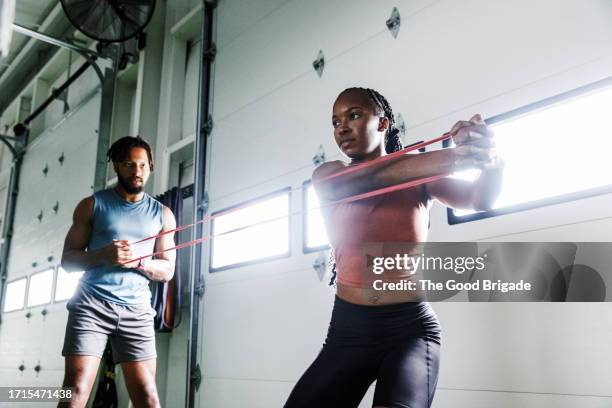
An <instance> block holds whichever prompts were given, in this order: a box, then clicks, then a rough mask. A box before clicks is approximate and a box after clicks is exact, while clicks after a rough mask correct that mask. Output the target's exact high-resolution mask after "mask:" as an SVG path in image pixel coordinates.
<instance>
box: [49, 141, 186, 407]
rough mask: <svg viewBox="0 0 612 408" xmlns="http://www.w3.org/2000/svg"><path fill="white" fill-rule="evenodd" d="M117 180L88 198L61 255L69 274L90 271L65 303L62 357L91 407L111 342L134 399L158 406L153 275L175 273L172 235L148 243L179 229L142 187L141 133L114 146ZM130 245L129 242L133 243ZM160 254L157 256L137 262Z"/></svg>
mask: <svg viewBox="0 0 612 408" xmlns="http://www.w3.org/2000/svg"><path fill="white" fill-rule="evenodd" d="M107 156H108V160H109V161H112V163H113V168H114V170H115V172H116V173H117V179H118V184H117V186H116V187H115V188H110V189H106V190H102V191H99V192H96V193H94V195H93V196H90V197H87V198H85V199H84V200H82V201H81V202H80V203H79V204H78V205H77V206H76V209H75V211H74V217H73V224H72V226H71V227H70V230H69V231H68V234H67V236H66V241H65V243H64V252H63V254H62V267H63V268H64V269H65V270H66V271H83V270H84V271H85V274H84V275H83V277H82V278H81V280H80V283H79V287H78V289H77V291H76V292H75V294H74V296H73V297H72V299H70V301H69V302H68V304H67V305H66V307H67V308H68V310H69V314H68V323H67V325H66V337H65V340H64V348H63V350H62V355H63V356H65V358H66V371H65V376H64V383H63V385H64V387H74V388H75V393H74V394H73V395H74V396H73V398H72V400H71V401H70V403H63V404H60V406H69V407H83V406H85V404H86V402H87V399H88V397H89V394H90V392H91V389H92V386H93V383H94V381H95V378H96V373H97V370H98V366H99V364H100V358H101V356H102V354H103V352H104V348H105V346H106V343H107V341H110V344H111V347H112V351H113V358H114V360H115V362H116V363H121V368H122V371H123V375H124V377H125V382H126V385H127V389H128V393H129V395H130V399H131V400H132V403H133V404H134V405H135V406H136V407H159V406H160V404H159V398H158V395H157V388H156V386H155V369H156V360H155V359H156V351H155V332H154V329H153V317H154V315H155V311H154V310H153V309H152V308H151V305H150V299H151V293H150V291H149V287H148V284H149V280H154V281H168V280H170V279H171V278H172V276H173V275H174V266H175V256H176V254H175V251H174V250H170V251H166V252H162V251H165V250H167V249H169V248H172V247H174V246H175V244H174V233H168V234H165V235H162V236H160V237H157V238H156V239H150V240H147V241H144V242H142V243H138V244H134V243H135V242H137V241H140V240H142V239H144V238H147V237H151V236H156V235H158V234H159V233H160V232H162V231H170V230H173V229H174V228H175V227H176V221H175V219H174V215H173V214H172V212H171V211H170V209H169V208H167V207H165V206H164V205H162V204H161V203H159V202H158V201H156V200H155V199H153V198H152V197H151V196H150V195H148V194H146V193H145V192H144V191H143V190H144V186H145V184H146V182H147V179H148V178H149V175H150V173H151V171H153V159H152V154H151V148H150V146H149V145H148V144H147V142H145V141H144V140H143V139H141V138H140V137H131V136H126V137H124V138H122V139H119V140H118V141H116V142H115V143H114V144H113V145H112V146H111V148H110V150H109V151H108V154H107ZM130 242H131V243H132V244H131V243H130ZM152 253H158V254H157V255H156V256H155V258H154V259H152V258H150V257H148V258H145V259H142V260H136V261H134V259H136V258H139V257H142V256H145V255H150V254H152Z"/></svg>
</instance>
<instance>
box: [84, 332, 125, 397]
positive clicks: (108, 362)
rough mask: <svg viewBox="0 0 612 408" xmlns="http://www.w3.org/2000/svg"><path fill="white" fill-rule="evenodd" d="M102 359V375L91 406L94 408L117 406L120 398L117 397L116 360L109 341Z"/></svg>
mask: <svg viewBox="0 0 612 408" xmlns="http://www.w3.org/2000/svg"><path fill="white" fill-rule="evenodd" d="M102 359H103V364H104V367H103V369H102V373H101V375H102V377H101V378H100V380H99V382H98V389H97V391H96V396H95V397H94V401H93V404H92V405H91V406H92V408H117V407H118V406H119V402H118V400H119V399H118V397H117V385H116V384H115V362H114V361H113V353H112V351H111V347H110V343H108V342H107V343H106V349H105V350H104V354H103V356H102Z"/></svg>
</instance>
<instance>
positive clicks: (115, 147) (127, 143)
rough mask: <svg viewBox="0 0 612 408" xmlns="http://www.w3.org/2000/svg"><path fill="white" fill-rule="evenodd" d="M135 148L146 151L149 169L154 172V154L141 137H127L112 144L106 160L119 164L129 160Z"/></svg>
mask: <svg viewBox="0 0 612 408" xmlns="http://www.w3.org/2000/svg"><path fill="white" fill-rule="evenodd" d="M134 147H141V148H143V149H145V150H146V152H147V157H148V158H149V168H150V169H151V171H153V154H152V153H151V146H149V144H148V143H147V142H146V141H145V140H144V139H143V138H141V137H140V136H125V137H122V138H121V139H119V140H117V141H116V142H115V143H113V144H112V146H111V147H110V149H108V152H107V153H106V158H107V160H108V161H112V162H113V163H119V162H122V161H124V160H126V159H127V158H128V156H129V155H130V151H131V150H132V149H133V148H134Z"/></svg>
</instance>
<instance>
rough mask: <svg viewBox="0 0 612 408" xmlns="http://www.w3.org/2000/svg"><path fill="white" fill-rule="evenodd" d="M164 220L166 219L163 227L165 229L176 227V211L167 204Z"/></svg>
mask: <svg viewBox="0 0 612 408" xmlns="http://www.w3.org/2000/svg"><path fill="white" fill-rule="evenodd" d="M162 205H163V204H162ZM163 221H164V225H163V227H162V228H163V229H164V230H165V231H168V230H171V229H174V228H176V218H175V217H174V213H173V212H172V210H171V209H170V208H169V207H168V206H166V205H163Z"/></svg>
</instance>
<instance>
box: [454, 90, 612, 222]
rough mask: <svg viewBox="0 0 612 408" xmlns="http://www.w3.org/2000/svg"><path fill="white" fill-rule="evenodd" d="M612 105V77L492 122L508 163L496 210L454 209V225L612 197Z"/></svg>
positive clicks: (472, 174)
mask: <svg viewBox="0 0 612 408" xmlns="http://www.w3.org/2000/svg"><path fill="white" fill-rule="evenodd" d="M610 106H612V78H609V79H606V80H603V81H600V82H598V83H595V84H591V85H588V86H586V87H582V88H579V89H576V90H574V91H570V92H567V93H565V94H562V95H559V96H555V97H553V98H549V99H546V100H544V101H541V102H537V103H535V104H531V105H529V106H527V107H523V108H520V109H517V110H514V111H512V112H509V113H506V114H503V115H499V116H497V117H494V118H491V119H488V120H487V124H489V126H490V127H491V128H492V130H493V132H494V134H495V141H496V145H497V150H498V151H499V152H500V154H501V155H502V156H503V157H504V160H505V161H506V167H505V170H504V176H503V189H502V192H501V194H500V196H499V198H498V200H497V201H496V203H495V206H494V208H493V210H491V211H485V212H479V213H477V212H474V211H458V210H450V209H449V211H448V215H449V223H450V224H456V223H460V222H466V221H471V220H476V219H480V218H487V217H492V216H496V215H501V214H508V213H512V212H516V211H522V210H526V209H530V208H535V207H541V206H545V205H550V204H557V203H561V202H565V201H570V200H576V199H579V198H584V197H589V196H593V195H598V194H605V193H609V192H612V177H611V174H612V160H610V159H609V158H608V155H609V152H610V151H611V150H612V137H610V135H612V122H611V121H610ZM476 174H477V172H476V171H472V172H464V173H463V174H457V175H456V176H457V177H461V178H464V179H468V180H473V179H474V177H475V175H476Z"/></svg>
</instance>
